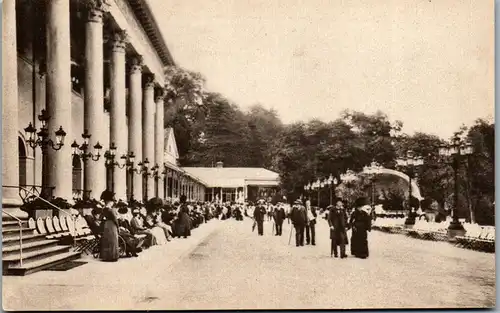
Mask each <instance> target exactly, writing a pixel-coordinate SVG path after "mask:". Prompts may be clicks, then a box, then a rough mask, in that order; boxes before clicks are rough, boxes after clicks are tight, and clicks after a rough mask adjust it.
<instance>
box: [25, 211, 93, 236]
mask: <svg viewBox="0 0 500 313" xmlns="http://www.w3.org/2000/svg"><path fill="white" fill-rule="evenodd" d="M28 225H29V227H32V228H35V229H36V232H37V233H38V234H41V235H45V238H47V239H58V240H63V239H67V238H71V239H73V240H75V241H76V242H79V241H82V240H91V239H92V238H94V236H93V235H92V232H91V230H90V229H89V227H88V225H87V223H86V221H85V219H83V218H82V217H78V218H76V219H75V220H73V218H71V216H69V215H68V216H62V217H61V218H59V217H57V216H54V217H51V216H47V217H46V218H44V219H43V218H41V217H39V218H37V219H36V221H35V220H34V219H33V218H30V219H29V220H28Z"/></svg>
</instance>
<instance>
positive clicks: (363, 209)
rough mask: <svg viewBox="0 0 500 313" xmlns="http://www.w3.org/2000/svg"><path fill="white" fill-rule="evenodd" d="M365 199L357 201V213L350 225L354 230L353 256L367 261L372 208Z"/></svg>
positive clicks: (352, 241) (352, 240)
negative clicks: (370, 211) (370, 210)
mask: <svg viewBox="0 0 500 313" xmlns="http://www.w3.org/2000/svg"><path fill="white" fill-rule="evenodd" d="M366 202H367V201H366V199H365V198H360V199H358V200H356V203H355V211H354V212H353V213H352V215H351V220H350V222H349V224H350V225H351V228H352V236H351V254H352V255H354V256H355V257H357V258H361V259H366V258H367V257H368V256H369V251H368V232H369V231H371V227H372V224H371V217H370V214H369V213H368V212H369V209H370V206H368V205H367V204H366Z"/></svg>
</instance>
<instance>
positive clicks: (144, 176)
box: [137, 158, 149, 203]
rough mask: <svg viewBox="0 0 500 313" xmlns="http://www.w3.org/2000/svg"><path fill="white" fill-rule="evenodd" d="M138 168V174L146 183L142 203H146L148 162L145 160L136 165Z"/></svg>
mask: <svg viewBox="0 0 500 313" xmlns="http://www.w3.org/2000/svg"><path fill="white" fill-rule="evenodd" d="M137 165H138V166H139V168H140V169H139V173H140V174H142V181H143V184H144V181H146V186H145V187H144V188H143V192H142V201H143V202H144V203H146V201H147V200H148V179H147V178H148V176H149V160H148V158H146V159H145V160H144V161H142V162H139V163H138V164H137Z"/></svg>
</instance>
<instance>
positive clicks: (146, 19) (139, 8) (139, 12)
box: [127, 0, 175, 66]
mask: <svg viewBox="0 0 500 313" xmlns="http://www.w3.org/2000/svg"><path fill="white" fill-rule="evenodd" d="M127 2H128V3H129V5H130V7H131V8H132V10H133V12H134V14H135V16H136V17H137V19H138V20H139V23H140V24H141V25H142V27H143V28H144V31H145V32H146V35H147V36H148V38H149V40H150V41H151V44H152V45H153V47H154V48H155V50H156V52H157V54H158V56H159V57H160V59H161V61H162V64H163V65H164V66H168V65H175V62H174V59H173V57H172V55H171V54H170V51H169V50H168V47H167V44H166V42H165V39H164V38H163V35H162V34H161V31H160V28H159V26H158V21H157V19H156V17H155V16H154V14H153V10H152V9H151V6H150V5H149V3H148V1H147V0H127Z"/></svg>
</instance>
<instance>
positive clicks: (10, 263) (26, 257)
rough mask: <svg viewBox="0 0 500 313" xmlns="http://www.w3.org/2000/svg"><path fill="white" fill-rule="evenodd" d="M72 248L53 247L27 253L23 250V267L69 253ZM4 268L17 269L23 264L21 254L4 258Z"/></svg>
mask: <svg viewBox="0 0 500 313" xmlns="http://www.w3.org/2000/svg"><path fill="white" fill-rule="evenodd" d="M70 248H71V246H57V245H56V246H51V247H43V248H41V249H37V250H33V251H29V252H25V251H24V249H23V266H25V265H27V264H30V263H32V262H36V261H38V260H41V259H45V258H48V257H51V256H53V255H56V254H62V253H66V252H68V251H69V249H70ZM2 261H3V267H8V268H9V267H16V266H19V265H20V264H21V256H20V255H19V254H13V255H10V256H4V257H3V258H2Z"/></svg>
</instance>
